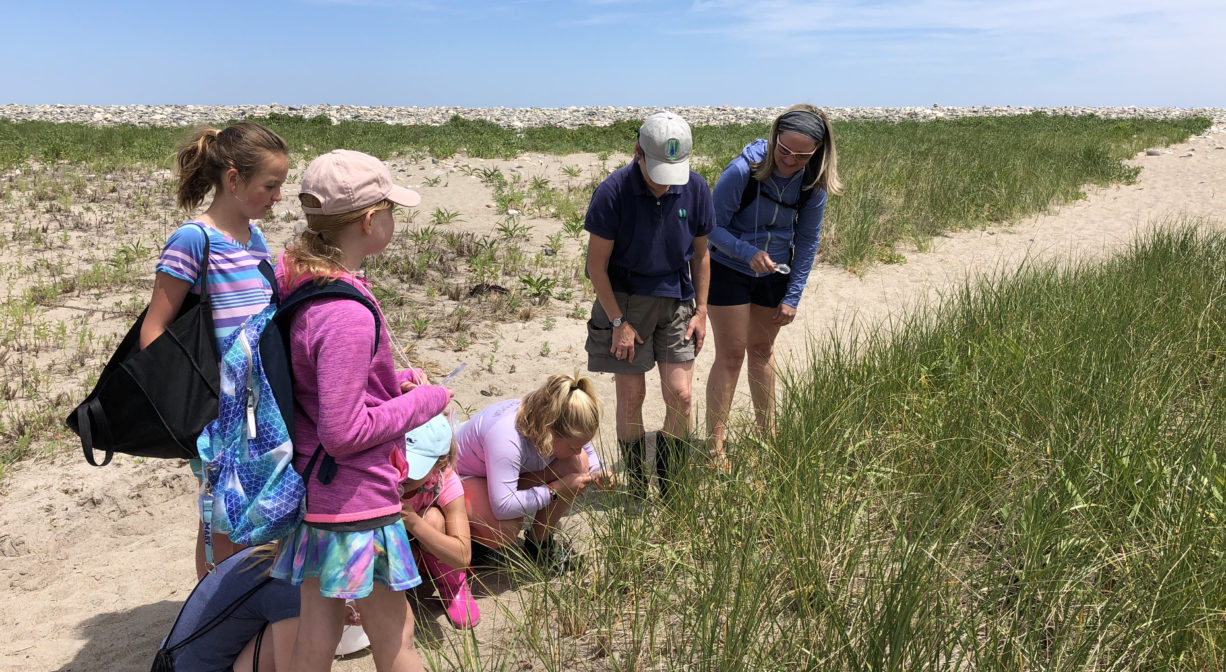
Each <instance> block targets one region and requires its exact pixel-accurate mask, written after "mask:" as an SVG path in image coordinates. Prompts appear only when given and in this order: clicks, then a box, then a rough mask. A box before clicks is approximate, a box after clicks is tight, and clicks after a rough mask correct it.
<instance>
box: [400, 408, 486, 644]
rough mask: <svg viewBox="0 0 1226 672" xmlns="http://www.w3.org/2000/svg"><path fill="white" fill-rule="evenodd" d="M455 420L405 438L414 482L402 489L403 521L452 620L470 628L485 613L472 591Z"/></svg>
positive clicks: (433, 423)
mask: <svg viewBox="0 0 1226 672" xmlns="http://www.w3.org/2000/svg"><path fill="white" fill-rule="evenodd" d="M452 436H453V432H452V428H451V421H450V420H448V418H446V417H445V416H442V415H440V416H437V417H435V418H433V419H432V420H430V421H429V422H427V423H426V424H424V425H422V426H421V427H418V428H417V429H414V430H413V431H411V432H409V433H408V434H406V435H405V437H404V447H405V457H406V458H407V459H408V462H409V480H407V481H405V482H404V484H403V486H402V489H403V491H404V495H403V496H402V498H401V501H402V508H401V516H402V517H403V518H404V526H405V528H406V529H408V531H409V536H410V537H412V539H413V541H414V546H413V555H414V557H416V558H417V559H418V561H419V562H420V563H421V564H420V566H421V567H423V568H424V569H425V572H426V573H427V574H429V575H430V578H431V579H433V581H434V585H435V587H437V588H438V596H439V599H440V600H441V601H442V603H443V608H444V609H445V610H446V611H447V618H449V619H450V620H451V624H452V625H454V626H455V627H457V628H461V629H465V628H471V627H473V626H474V625H476V624H477V621H478V620H480V619H481V612H480V610H479V609H478V607H477V602H476V600H474V599H473V595H472V591H471V590H469V588H468V576H467V571H466V570H467V568H468V563H469V562H470V561H471V559H472V542H471V538H470V536H469V528H468V511H467V510H466V509H465V508H464V485H463V483H461V482H460V477H459V476H457V475H456V473H455V470H454V469H453V468H452V467H453V466H454V465H455V457H456V449H455V442H454V441H452Z"/></svg>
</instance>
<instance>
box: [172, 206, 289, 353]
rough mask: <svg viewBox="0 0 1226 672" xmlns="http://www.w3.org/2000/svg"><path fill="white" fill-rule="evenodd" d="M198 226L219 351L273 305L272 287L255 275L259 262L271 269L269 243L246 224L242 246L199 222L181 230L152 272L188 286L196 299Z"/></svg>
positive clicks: (199, 246)
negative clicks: (206, 254) (206, 237)
mask: <svg viewBox="0 0 1226 672" xmlns="http://www.w3.org/2000/svg"><path fill="white" fill-rule="evenodd" d="M201 226H203V227H204V228H205V229H206V230H207V231H208V232H209V277H208V282H209V295H210V296H212V298H213V331H214V336H215V337H216V339H217V343H218V345H219V346H220V344H221V342H222V341H223V340H225V338H226V337H227V336H229V335H230V334H231V333H233V332H234V330H235V329H238V328H239V327H240V326H242V324H243V322H246V321H247V318H249V317H251V316H252V315H255V314H256V313H258V312H260V311H261V310H263V309H264V307H265V306H267V305H268V303H269V302H270V301H272V287H271V286H270V285H269V284H268V281H267V280H266V279H265V278H264V275H263V274H262V273H260V268H259V265H260V262H261V261H267V262H268V263H270V264H271V263H272V256H271V254H270V253H269V251H268V243H267V241H265V240H264V233H263V232H262V231H260V229H259V227H257V226H253V225H251V224H248V226H249V227H250V228H251V238H250V240H248V241H247V244H246V245H243V244H242V243H239V242H238V241H236V240H234V239H233V238H231V237H229V236H227V235H226V234H224V233H222V232H220V231H218V230H216V229H214V228H212V227H210V226H209V225H207V224H204V223H201V222H188V223H186V224H184V225H183V226H180V227H179V228H178V229H176V230H175V232H174V233H172V234H170V239H169V240H167V241H166V246H165V247H164V248H162V256H161V258H159V259H158V265H157V271H158V272H159V273H166V274H168V275H170V276H172V277H175V278H178V279H180V280H183V281H184V282H189V283H191V285H192V287H191V293H192V294H199V293H200V282H199V278H200V262H201V261H202V260H203V257H204V234H203V232H202V231H201V230H200V227H201Z"/></svg>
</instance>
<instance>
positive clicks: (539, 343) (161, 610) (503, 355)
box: [0, 126, 1226, 672]
mask: <svg viewBox="0 0 1226 672" xmlns="http://www.w3.org/2000/svg"><path fill="white" fill-rule="evenodd" d="M1215 136H1216V137H1215ZM1224 141H1226V127H1221V126H1219V127H1215V128H1214V129H1212V130H1211V131H1209V132H1208V133H1206V134H1205V135H1202V136H1199V137H1196V138H1192V139H1191V140H1189V141H1188V142H1187V143H1184V144H1181V145H1178V146H1174V147H1170V148H1166V149H1163V150H1162V152H1161V153H1160V154H1159V155H1157V156H1147V155H1139V156H1137V157H1135V158H1134V159H1133V160H1132V162H1133V163H1134V164H1135V165H1139V166H1141V167H1142V172H1141V175H1140V177H1139V179H1138V181H1137V182H1136V184H1133V185H1128V186H1115V187H1108V188H1091V189H1089V190H1088V191H1087V197H1086V198H1085V199H1083V200H1080V201H1077V202H1075V203H1072V204H1068V205H1064V206H1060V207H1056V208H1053V209H1052V211H1051V212H1048V213H1045V214H1042V215H1039V216H1035V217H1031V218H1028V219H1026V220H1023V221H1018V222H1012V223H1009V224H1008V225H1005V226H1001V227H993V228H988V229H982V230H973V231H964V232H957V233H951V234H948V235H944V236H941V237H939V238H937V239H936V240H934V241H933V242H932V244H931V245H930V247H929V249H927V250H925V251H918V250H902V252H903V253H904V254H905V256H906V262H905V263H901V264H896V265H888V266H878V267H875V268H871V269H869V270H868V271H867V272H865V273H863V274H862V275H859V276H856V275H852V274H849V273H847V272H846V271H843V270H841V269H838V268H833V267H830V266H819V267H818V268H816V269H815V270H814V273H813V275H812V276H811V280H810V283H809V287H808V290H807V291H806V293H805V296H804V300H803V302H802V304H801V306H800V310H799V314H798V318H797V321H796V323H795V324H793V325H792V326H790V327H788V328H786V329H785V330H784V331H783V332H782V334H781V336H780V339H779V352H780V360H781V362H782V363H784V364H786V362H787V361H789V360H792V359H793V358H795V357H797V356H798V355H803V354H804V352H805V347H806V345H807V343H808V342H809V339H810V338H811V337H817V338H822V337H824V336H825V335H826V334H828V333H829V332H831V331H832V330H841V329H845V328H847V327H848V326H849V325H853V324H854V325H855V328H856V329H862V330H867V331H871V330H874V329H876V328H878V327H882V326H884V327H886V328H888V325H889V320H890V318H891V316H897V315H901V314H904V313H905V312H907V311H909V310H913V309H915V308H916V307H919V306H922V305H923V304H924V303H926V302H932V301H936V300H939V299H940V297H941V296H943V295H946V294H948V293H950V292H952V291H954V290H956V289H957V288H958V287H960V286H961V284H962V283H963V281H964V280H965V279H966V278H967V277H973V276H977V275H981V274H990V273H993V272H997V271H1006V270H1009V269H1013V268H1016V267H1017V266H1018V265H1019V264H1021V263H1023V262H1026V261H1031V260H1036V261H1037V260H1052V259H1057V260H1059V259H1086V258H1096V257H1101V256H1104V255H1108V254H1110V253H1112V252H1113V251H1115V250H1118V249H1120V248H1121V246H1125V245H1127V244H1128V243H1129V242H1130V241H1132V240H1133V239H1134V238H1135V237H1136V236H1137V234H1138V233H1140V232H1143V231H1144V230H1146V229H1147V228H1149V227H1151V226H1153V225H1155V224H1161V223H1163V222H1167V221H1171V220H1172V219H1174V218H1178V217H1180V216H1189V217H1196V218H1205V219H1204V224H1205V226H1211V227H1218V228H1221V227H1223V226H1226V150H1224V149H1223V148H1222V144H1223V142H1224ZM624 158H625V157H613V158H612V159H611V160H610V165H616V164H617V162H618V161H620V160H624ZM599 163H600V162H599V161H598V160H597V159H596V158H595V157H593V156H590V155H576V156H570V157H549V156H525V157H520V159H518V160H516V161H509V162H508V161H480V160H476V159H464V158H462V157H461V158H456V159H447V160H443V161H440V162H438V163H433V162H431V161H430V160H429V159H426V160H424V161H417V162H414V161H409V160H404V161H397V162H395V168H396V169H397V171H399V172H398V176H399V179H400V180H402V181H403V182H404V183H406V184H411V185H414V186H417V187H418V188H419V189H420V190H421V192H422V194H423V196H424V198H425V202H424V204H423V208H424V209H426V210H427V212H428V211H430V210H432V209H433V208H434V207H444V208H447V209H451V210H456V211H459V212H461V213H463V215H464V216H463V219H464V221H462V222H458V223H455V224H453V225H450V226H452V227H455V228H460V229H462V230H471V231H476V232H492V231H493V229H494V227H495V226H496V223H495V222H496V218H495V217H494V215H493V214H492V213H493V210H492V208H491V207H490V205H489V204H490V203H491V202H492V197H491V195H490V190H489V189H488V188H487V187H485V186H484V185H483V184H481V183H480V181H479V180H477V179H476V178H475V177H473V176H471V175H465V174H464V173H463V172H461V171H460V170H459V169H460V167H461V166H463V165H465V164H468V165H472V166H475V167H477V166H491V165H492V166H498V167H500V168H502V169H504V170H511V169H517V170H520V171H522V172H523V173H524V174H525V175H526V176H528V177H533V176H546V177H548V178H549V179H551V180H554V181H555V184H557V183H561V182H565V180H566V179H567V178H566V177H565V176H563V174H562V173H561V172H560V171H561V168H562V167H563V166H581V167H583V169H584V171H585V175H587V174H589V171H593V170H596V169H597V167H598V164H599ZM295 172H296V174H298V175H300V174H301V166H299V168H298V170H297V171H295ZM293 175H294V173H292V174H291V179H294V178H293ZM164 177H165V176H163V178H164ZM432 177H442V178H443V179H442V180H440V181H439V183H438V184H436V185H433V186H427V185H426V184H425V179H426V178H432ZM296 186H297V185H296V184H291V185H287V188H286V193H287V194H295V193H297V189H296ZM292 201H293V199H292V198H291V199H289V200H287V202H286V203H285V204H283V205H282V207H281V208H279V212H290V211H291V208H293V207H294V203H293V202H292ZM423 214H426V213H423ZM287 219H288V218H287ZM423 221H424V219H419V220H418V223H422V222H423ZM527 223H530V224H533V225H534V227H535V228H534V230H533V231H532V233H531V234H530V236H529V243H530V244H529V245H528V247H529V248H531V247H532V246H534V245H539V244H541V243H543V242H544V240H545V236H546V235H548V234H550V233H553V232H555V231H559V230H561V225H560V223H559V222H557V221H556V220H539V221H537V220H527ZM172 225H173V224H172V223H164V224H163V225H162V228H161V230H160V231H159V232H155V233H153V234H150V235H152V236H153V237H156V236H162V239H164V236H165V233H167V232H168V231H169V229H168V228H167V226H172ZM0 226H8V224H4V225H0ZM265 228H266V230H267V231H268V232H269V234H270V235H269V237H270V243H271V245H272V247H273V248H274V250H279V249H280V247H281V246H282V245H283V244H284V242H285V241H286V240H287V239H288V238H289V235H290V232H289V230H290V228H291V226H290V225H289V224H288V223H282V222H281V221H280V220H277V221H276V222H274V223H271V224H268V225H266V227H265ZM149 239H150V238H149V237H148V236H147V237H146V240H149ZM578 244H579V243H578V241H575V240H570V239H568V242H567V247H566V249H565V251H564V252H563V253H564V254H571V255H576V254H577V253H578ZM134 291H135V290H134ZM147 291H148V289H147V287H142V288H139V292H140V293H141V296H140V297H139V298H140V301H141V302H143V301H144V300H146V299H145V298H144V297H145V296H147ZM133 295H134V296H135V294H133ZM572 303H573V302H572ZM569 310H570V306H557V307H555V308H554V309H553V312H551V313H549V312H547V311H545V310H542V311H540V314H539V315H538V316H536V317H534V318H533V319H532V320H530V321H528V322H518V321H516V322H508V323H500V324H491V325H486V326H478V327H477V328H476V330H475V332H474V336H473V338H472V339H471V342H472V345H471V346H469V347H468V348H467V349H465V350H463V351H456V350H455V349H454V342H453V341H451V340H449V339H448V337H447V336H446V335H445V334H444V335H442V336H428V337H427V338H423V339H420V340H419V339H416V338H414V337H413V336H412V335H410V334H409V333H408V332H407V331H406V332H404V333H401V334H399V335H398V336H399V341H400V343H401V345H404V346H411V350H412V358H413V359H414V361H417V362H424V363H426V365H427V366H428V368H430V369H431V370H432V371H435V372H446V371H449V370H451V368H453V367H454V366H455V365H456V364H458V363H459V362H468V368H467V369H466V370H465V372H464V373H462V374H461V375H460V376H459V377H457V379H456V380H455V381H454V383H453V386H454V388H455V389H456V392H457V401H458V403H459V406H460V409H461V411H460V413H459V414H460V416H461V417H464V415H465V413H466V412H467V413H471V412H473V411H475V410H477V409H480V408H482V407H483V406H484V405H485V404H488V403H490V402H491V401H494V400H496V399H499V398H506V397H511V396H518V395H522V394H523V393H525V392H527V391H528V390H530V389H532V388H533V387H535V386H536V385H537V384H539V382H540V381H541V380H542V379H543V378H544V376H545V375H547V374H549V373H553V372H570V371H574V370H583V369H584V365H585V361H586V360H585V356H584V353H583V340H584V333H585V332H584V321H583V320H581V319H576V318H573V317H568V316H567V315H566V313H568V312H569ZM439 314H440V315H441V314H442V313H439ZM546 314H549V315H553V316H554V324H553V325H552V326H551V327H549V328H546V325H545V324H544V322H542V316H544V315H546ZM111 322H113V324H111V327H112V328H113V329H121V328H123V327H124V326H126V325H125V324H123V322H124V320H111ZM546 343H548V344H549V347H548V355H547V356H545V355H542V351H543V350H546V348H545V344H546ZM495 344H496V346H495ZM711 357H712V354H711V352H710V351H707V352H704V353H703V354H702V355H701V356H700V358H699V362H698V367H697V373H696V375H695V381H694V387H695V391H696V393H695V400H696V402H697V405H698V412H699V418H701V417H702V397H703V394H702V390H704V389H705V384H706V378H707V375H706V372H707V369H708V368H709V367H710V363H711ZM93 365H94V364H92V363H89V364H86V365H85V366H86V367H88V366H93ZM595 380H596V384H597V388H598V390H599V392H600V394H601V396H602V398H603V399H605V400H607V402H608V404H607V407H606V408H607V411H608V412H609V413H611V410H612V400H613V386H612V379H611V377H610V376H607V375H598V376H595ZM746 390H747V388H746V385H745V382H744V381H743V380H742V382H741V384H740V386H739V389H738V402H737V403H738V405H739V406H742V407H744V408H748V405H749V401H748V394H747V391H746ZM646 414H647V418H648V424H649V425H652V426H658V424H659V422H660V419H661V416H662V412H661V404H660V400H659V393H658V387H657V383H656V382H655V379H653V378H649V395H648V401H647V408H646ZM606 417H608V415H606ZM780 421H781V422H786V419H781V420H780ZM605 424H606V426H605V428H604V429H603V430H602V432H601V436H600V437H599V450H600V452H601V454H602V455H606V456H609V457H612V456H613V455H615V453H616V450H615V447H614V445H615V444H614V443H613V440H612V422H611V420H609V421H607V422H606V423H605ZM70 438H72V437H70ZM60 441H63V439H60ZM44 443H45V444H47V445H51V443H52V442H51V441H50V440H48V441H45V442H44ZM69 443H71V442H69ZM194 490H195V488H194V481H193V479H192V478H191V476H190V475H189V473H188V471H187V468H186V467H185V466H183V464H182V463H181V462H178V461H165V460H152V461H140V460H135V459H132V458H127V457H123V456H120V457H117V458H116V459H115V462H114V463H113V464H112V465H110V466H108V467H106V468H103V469H96V468H93V467H90V466H88V465H87V464H85V463H84V461H83V460H82V459H81V456H80V454H79V452H71V451H63V450H61V451H59V452H58V453H57V454H55V455H53V456H50V457H42V458H37V459H31V460H28V461H26V462H25V463H23V464H21V465H18V466H17V467H15V468H14V469H13V470H12V472H11V473H10V474H9V476H8V478H7V479H6V480H5V481H4V482H3V483H0V586H3V593H2V595H0V631H2V632H3V633H4V634H3V636H2V637H0V670H93V671H97V672H109V671H114V672H119V671H128V670H143V669H147V668H148V666H149V663H150V661H151V658H152V654H153V652H154V651H155V650H156V648H157V647H158V644H159V642H160V640H161V638H162V637H163V636H164V634H165V633H166V631H167V630H168V629H169V625H170V623H171V621H172V620H173V618H174V616H175V614H176V613H177V611H178V608H179V606H180V604H181V603H182V600H183V599H185V598H186V596H187V594H188V593H189V592H190V590H191V588H192V585H193V576H194V570H193V564H192V562H193V561H192V549H193V545H194V540H195V522H194V521H195V512H194V510H195V508H194V507H195V497H194V494H195V491H194ZM579 518H580V516H572V517H571V518H570V519H569V520H568V521H567V525H569V526H577V527H581V526H582V524H583V523H582V521H581V520H579ZM516 602H517V600H516V599H515V592H514V590H505V591H502V592H499V593H498V594H497V595H494V596H489V595H486V596H484V597H482V598H481V607H482V610H483V612H484V614H485V618H484V620H483V621H482V623H481V624H480V625H479V626H478V628H477V629H476V637H477V639H478V640H479V641H480V642H481V643H482V645H483V646H484V647H494V648H495V649H496V648H497V647H498V644H499V642H500V641H503V640H504V639H505V634H504V633H506V632H507V631H508V630H509V628H510V626H509V625H508V618H509V614H513V613H515V611H516V606H515V604H516ZM500 605H501V606H500ZM419 618H420V620H419V640H422V639H425V640H430V639H436V638H437V637H440V636H443V637H447V636H450V631H451V629H450V626H449V625H448V624H447V623H446V621H445V616H443V615H442V613H441V611H440V610H438V609H431V610H428V611H426V612H422V613H419ZM427 646H429V645H427ZM443 646H446V644H445V643H444V644H443ZM486 650H491V649H490V648H486ZM334 669H337V670H373V669H374V665H373V662H372V660H371V658H370V657H369V655H368V654H367V655H361V654H359V655H357V656H355V657H351V658H349V659H346V660H344V661H340V662H338V663H337V664H336V666H335V668H334Z"/></svg>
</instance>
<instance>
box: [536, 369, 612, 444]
mask: <svg viewBox="0 0 1226 672" xmlns="http://www.w3.org/2000/svg"><path fill="white" fill-rule="evenodd" d="M515 429H517V430H519V433H520V434H523V435H524V437H525V438H527V439H528V440H529V441H531V442H532V443H533V445H535V446H536V449H537V452H539V453H540V455H541V457H549V456H551V455H553V436H554V434H557V435H558V436H562V437H566V438H572V439H586V438H590V437H592V436H595V434H596V431H597V430H598V429H600V402H599V401H597V400H596V386H595V385H594V384H593V383H592V381H591V379H590V378H581V377H580V376H579V374H578V373H576V374H575V375H573V376H561V375H553V376H550V377H549V379H548V380H546V381H545V384H544V385H542V386H540V387H539V388H537V389H536V390H533V391H532V392H529V393H528V396H526V397H524V400H523V402H522V403H520V405H519V411H518V412H517V413H516V414H515Z"/></svg>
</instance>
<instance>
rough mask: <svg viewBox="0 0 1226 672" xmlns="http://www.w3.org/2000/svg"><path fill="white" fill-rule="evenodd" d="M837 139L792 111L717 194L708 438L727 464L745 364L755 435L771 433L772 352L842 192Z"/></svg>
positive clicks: (812, 118) (744, 156)
mask: <svg viewBox="0 0 1226 672" xmlns="http://www.w3.org/2000/svg"><path fill="white" fill-rule="evenodd" d="M836 164H837V155H836V153H835V143H834V134H833V131H832V129H831V128H830V122H829V121H828V120H827V119H826V115H825V113H824V112H822V111H821V110H819V109H817V108H816V107H813V106H812V105H806V104H802V105H793V106H792V107H790V108H788V110H787V111H786V112H784V113H783V114H782V115H780V116H779V117H778V118H777V119H775V123H774V124H772V125H771V132H770V138H769V139H768V140H756V141H754V142H752V143H750V144H749V145H747V146H746V147H745V149H744V150H742V152H741V155H740V156H738V157H737V158H735V159H733V160H732V163H730V164H728V167H727V168H726V169H724V173H723V175H721V176H720V178H719V182H717V183H716V185H715V190H714V192H713V198H714V201H715V224H716V225H715V230H714V231H712V232H711V234H710V236H709V238H708V240H709V243H710V247H711V284H710V289H709V292H708V306H709V315H710V319H711V333H712V335H713V336H714V338H715V363H714V365H713V366H712V367H711V373H710V377H709V378H708V380H707V435H708V437H709V439H710V445H709V448H710V449H711V453H712V456H713V457H715V458H716V459H718V460H721V461H722V460H723V455H724V434H725V426H726V424H727V420H728V411H729V407H730V406H731V404H732V397H733V394H734V393H735V392H736V384H737V379H738V378H739V377H740V375H741V364H742V363H743V362H744V361H746V359H748V362H749V392H750V396H751V398H752V400H753V406H754V416H755V419H756V421H757V426H758V431H759V432H760V433H761V434H762V435H763V436H769V435H771V434H773V432H774V405H775V371H774V346H775V338H776V337H777V336H778V335H779V329H780V328H782V327H783V326H784V325H787V324H790V323H791V322H792V320H793V319H795V317H796V308H797V306H798V305H799V304H800V296H801V294H802V293H803V292H804V289H805V284H806V283H807V282H808V279H809V271H810V269H811V268H812V266H813V261H814V259H815V258H816V257H817V243H818V237H819V235H820V233H821V228H822V216H823V214H824V213H825V210H826V196H827V194H839V193H842V191H843V186H842V183H841V182H840V181H839V175H838V169H837V166H836Z"/></svg>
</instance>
